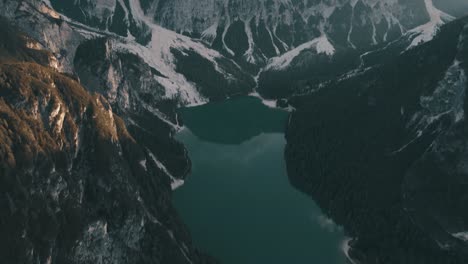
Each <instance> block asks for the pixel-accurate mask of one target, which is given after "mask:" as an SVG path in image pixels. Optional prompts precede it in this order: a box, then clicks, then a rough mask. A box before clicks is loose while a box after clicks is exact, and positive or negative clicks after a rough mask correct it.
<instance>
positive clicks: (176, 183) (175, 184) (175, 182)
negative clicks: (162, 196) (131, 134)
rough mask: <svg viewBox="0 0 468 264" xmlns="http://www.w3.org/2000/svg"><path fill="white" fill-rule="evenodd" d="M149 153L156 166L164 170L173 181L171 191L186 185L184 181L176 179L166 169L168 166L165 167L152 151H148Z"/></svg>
mask: <svg viewBox="0 0 468 264" xmlns="http://www.w3.org/2000/svg"><path fill="white" fill-rule="evenodd" d="M148 153H149V155H150V157H151V159H152V160H153V162H154V163H155V164H156V166H158V168H159V169H160V170H162V171H163V172H164V173H165V174H166V175H167V176H169V178H170V179H171V189H172V190H173V191H174V190H175V189H177V188H179V187H181V186H182V185H184V183H185V182H184V180H182V179H178V178H176V177H174V176H173V175H172V173H170V172H169V170H168V169H167V168H166V166H164V164H162V162H161V161H159V160H158V159H157V158H156V156H155V155H154V154H153V153H152V152H151V151H149V150H148Z"/></svg>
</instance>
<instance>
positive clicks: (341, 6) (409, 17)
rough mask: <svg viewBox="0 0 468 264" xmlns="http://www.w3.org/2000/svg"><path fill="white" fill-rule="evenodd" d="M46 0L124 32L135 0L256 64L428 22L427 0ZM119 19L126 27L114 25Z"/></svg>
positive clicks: (151, 13) (355, 43)
mask: <svg viewBox="0 0 468 264" xmlns="http://www.w3.org/2000/svg"><path fill="white" fill-rule="evenodd" d="M51 2H52V5H53V6H54V7H55V8H57V10H60V11H61V12H64V13H65V14H67V15H69V16H71V17H73V18H74V19H77V20H78V21H81V22H83V23H87V24H88V25H94V26H98V27H100V28H102V29H108V30H110V31H113V32H116V33H119V34H120V35H124V36H126V35H128V34H132V32H133V31H135V30H133V31H132V28H134V26H133V25H134V24H136V23H135V22H134V18H135V10H134V9H133V8H132V6H136V5H138V4H139V5H141V7H142V9H143V10H144V13H145V15H146V16H147V17H149V18H153V20H154V21H155V22H157V23H158V24H159V25H162V26H163V27H166V28H169V29H171V30H174V31H176V32H179V33H183V34H186V35H189V36H192V37H195V38H199V39H201V40H203V41H204V42H205V43H207V44H209V45H211V46H212V47H213V48H215V49H217V50H219V51H221V52H223V53H224V54H226V55H228V56H232V57H237V58H241V59H242V60H243V61H247V62H250V63H253V64H264V63H265V62H267V60H268V59H269V58H271V57H275V56H278V55H280V54H282V53H284V52H285V51H287V50H290V49H292V48H294V47H297V46H299V45H301V44H303V43H306V42H308V41H310V40H312V39H315V38H317V37H320V36H325V37H327V38H328V39H329V41H330V42H332V43H334V45H336V46H339V47H369V46H372V45H375V44H378V43H382V42H385V41H390V40H393V39H395V38H397V37H398V36H400V35H401V34H403V33H404V32H405V31H407V30H408V29H412V28H414V27H416V26H419V25H422V24H424V23H426V22H427V21H428V20H429V16H428V13H427V11H426V9H425V8H424V0H411V1H404V2H402V1H396V0H385V1H376V0H357V1H355V0H306V1H304V0H301V1H297V0H296V1H282V0H265V1H263V0H262V1H242V0H203V1H179V0H177V1H164V0H121V1H116V0H107V1H100V2H92V1H79V2H75V3H74V4H73V5H70V4H63V3H61V2H62V1H54V0H53V1H51ZM122 20H123V21H124V25H122V26H120V27H115V26H114V24H115V21H122ZM133 35H134V36H135V34H133Z"/></svg>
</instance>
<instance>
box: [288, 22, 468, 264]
mask: <svg viewBox="0 0 468 264" xmlns="http://www.w3.org/2000/svg"><path fill="white" fill-rule="evenodd" d="M467 40H468V21H467V19H463V20H458V21H455V22H452V23H450V24H447V25H446V26H443V27H442V29H441V31H440V33H439V34H438V35H437V36H436V37H435V38H434V39H433V40H432V41H429V42H427V43H426V44H423V45H420V46H418V47H416V48H413V49H410V50H408V51H406V52H404V53H398V55H397V56H393V58H392V59H382V60H378V61H380V62H381V64H376V65H373V66H372V67H364V68H362V69H361V70H359V71H353V72H351V73H349V74H345V75H343V76H342V77H341V78H338V79H335V80H333V81H330V82H326V83H323V84H322V86H321V87H320V88H319V89H317V90H315V91H308V92H306V94H303V95H297V96H294V97H293V98H292V99H291V103H292V105H293V106H294V107H295V108H296V110H297V111H296V112H294V113H293V115H292V117H291V119H290V122H289V127H288V130H287V140H288V145H287V149H286V159H287V162H288V173H289V175H290V179H291V181H292V182H293V184H294V185H295V186H296V187H297V188H299V189H301V190H303V191H304V192H306V193H308V194H310V195H311V196H312V197H313V198H314V199H315V201H317V202H318V203H319V205H320V206H321V207H322V208H323V209H324V211H325V212H328V214H330V216H331V217H332V218H333V219H334V220H336V221H337V223H338V224H340V225H343V226H344V227H345V230H347V232H348V234H349V235H350V236H351V237H353V238H354V239H353V241H352V242H351V243H350V246H351V247H352V248H353V250H351V252H350V256H351V257H352V258H353V259H354V260H355V261H357V263H413V264H418V263H426V264H427V263H466V262H467V260H468V252H467V250H466V248H467V247H466V245H467V244H466V243H467V240H466V230H467V229H468V215H467V214H466V210H464V209H463V208H462V207H463V206H462V205H461V203H463V201H466V198H467V195H466V194H467V193H468V190H467V185H466V177H467V171H466V167H465V164H466V163H465V161H464V158H465V157H466V149H465V145H466V142H467V140H468V138H467V137H466V133H465V132H466V125H467V122H466V116H465V111H466V105H467V104H466V101H467V99H466V89H467V87H468V81H467V73H468V67H467V62H468V56H467V54H468V53H467V50H468V45H467V44H468V42H467ZM364 63H365V64H366V63H369V61H365V62H364Z"/></svg>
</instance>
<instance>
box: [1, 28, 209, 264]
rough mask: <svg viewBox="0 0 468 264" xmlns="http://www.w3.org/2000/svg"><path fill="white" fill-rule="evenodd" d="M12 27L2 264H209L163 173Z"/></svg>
mask: <svg viewBox="0 0 468 264" xmlns="http://www.w3.org/2000/svg"><path fill="white" fill-rule="evenodd" d="M9 27H10V26H9V25H5V24H2V25H1V31H2V32H7V33H8V34H4V35H2V36H3V37H5V38H2V40H1V41H0V42H1V44H0V54H1V56H2V57H1V60H0V191H1V195H0V197H1V198H0V211H1V212H2V213H1V214H2V217H1V220H0V222H1V226H0V232H1V233H2V237H1V238H0V248H1V249H0V262H2V263H33V262H37V263H209V262H210V260H208V259H207V258H206V257H204V256H203V255H201V254H200V253H198V252H197V251H196V250H195V249H194V248H193V246H192V244H191V241H190V238H189V236H188V233H187V231H186V230H185V228H184V226H183V224H182V223H180V221H179V220H178V218H177V216H176V214H175V212H174V209H173V208H172V206H171V203H170V199H171V198H170V196H171V182H170V179H169V177H168V175H167V172H166V171H165V170H163V169H162V168H161V166H160V165H159V161H158V160H156V159H155V158H154V157H153V156H152V155H151V154H150V152H149V151H148V150H146V149H145V148H142V147H141V146H140V145H139V143H138V142H137V141H136V140H135V138H134V137H133V136H132V135H131V134H130V133H129V131H128V130H127V128H126V125H125V123H124V121H123V119H121V118H120V117H119V116H117V115H116V114H115V113H114V112H113V110H112V107H111V105H110V104H109V102H108V101H107V100H106V99H105V98H104V97H103V96H102V95H100V94H97V93H93V92H91V93H90V92H89V91H87V90H85V88H83V86H81V84H79V83H78V82H77V81H76V80H74V79H73V78H71V77H69V76H67V75H64V74H61V73H59V72H57V71H56V69H54V68H52V67H50V66H49V64H48V62H49V61H48V60H47V59H46V58H51V57H53V56H52V54H51V53H50V52H46V51H43V50H37V47H38V45H39V43H38V42H36V41H34V40H32V39H31V38H29V37H26V36H25V35H23V34H18V33H15V32H16V29H11V28H9ZM41 64H43V65H41Z"/></svg>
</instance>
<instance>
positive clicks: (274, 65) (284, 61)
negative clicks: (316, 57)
mask: <svg viewBox="0 0 468 264" xmlns="http://www.w3.org/2000/svg"><path fill="white" fill-rule="evenodd" d="M305 50H312V51H314V52H316V53H317V54H326V55H328V56H332V55H333V54H334V53H335V47H334V46H333V44H331V43H330V41H329V40H328V38H327V36H326V35H322V36H321V37H319V38H316V39H314V40H312V41H309V42H307V43H304V44H302V45H300V46H298V47H297V48H295V49H292V50H290V51H288V52H286V53H284V54H283V55H281V56H279V57H275V58H272V59H271V60H270V62H269V63H268V65H267V66H266V67H265V69H266V70H283V69H285V68H287V67H288V66H289V65H290V64H291V62H292V61H293V60H294V58H296V57H297V56H298V55H299V54H301V52H303V51H305Z"/></svg>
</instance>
